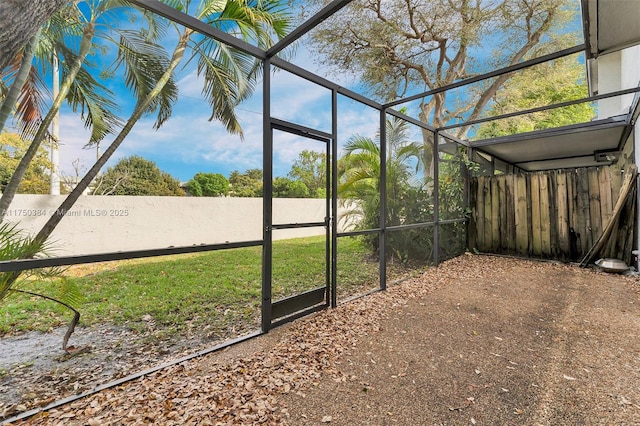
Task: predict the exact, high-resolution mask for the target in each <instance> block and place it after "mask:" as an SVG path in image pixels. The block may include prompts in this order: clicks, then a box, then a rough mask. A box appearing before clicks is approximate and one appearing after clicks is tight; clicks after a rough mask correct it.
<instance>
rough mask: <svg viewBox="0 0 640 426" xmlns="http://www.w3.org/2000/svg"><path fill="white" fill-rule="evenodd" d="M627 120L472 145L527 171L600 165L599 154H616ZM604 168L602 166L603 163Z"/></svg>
mask: <svg viewBox="0 0 640 426" xmlns="http://www.w3.org/2000/svg"><path fill="white" fill-rule="evenodd" d="M626 126H627V124H626V120H620V119H606V120H600V121H599V122H592V123H585V124H584V125H581V126H567V127H561V128H557V129H549V130H544V131H537V132H530V133H523V134H518V135H513V136H508V137H500V138H495V139H486V140H481V141H474V142H471V143H470V145H471V146H472V147H477V148H478V149H480V150H481V151H483V152H486V153H487V154H490V155H492V156H494V157H496V158H498V159H500V160H503V161H506V162H507V163H510V164H513V165H515V166H518V167H520V168H522V169H524V170H530V171H533V170H547V169H561V168H573V167H589V166H593V165H598V163H597V162H596V161H595V153H596V152H597V151H615V150H617V149H618V148H619V144H620V141H621V139H622V136H623V134H624V132H625V129H626ZM600 164H601V163H600Z"/></svg>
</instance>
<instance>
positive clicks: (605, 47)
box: [582, 0, 640, 58]
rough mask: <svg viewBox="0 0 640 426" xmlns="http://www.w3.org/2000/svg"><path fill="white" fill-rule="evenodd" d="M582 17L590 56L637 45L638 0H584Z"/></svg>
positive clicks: (638, 35)
mask: <svg viewBox="0 0 640 426" xmlns="http://www.w3.org/2000/svg"><path fill="white" fill-rule="evenodd" d="M582 18H583V21H584V29H585V39H586V40H587V43H588V53H587V54H588V55H589V56H590V57H591V58H597V57H598V56H600V55H603V54H606V53H611V52H615V51H618V50H622V49H624V48H626V47H630V46H634V45H636V44H640V25H638V22H640V4H639V2H638V0H583V1H582Z"/></svg>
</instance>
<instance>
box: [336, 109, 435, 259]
mask: <svg viewBox="0 0 640 426" xmlns="http://www.w3.org/2000/svg"><path fill="white" fill-rule="evenodd" d="M385 130H386V132H387V144H388V146H387V159H386V169H387V170H386V171H387V173H386V179H387V204H386V216H385V218H384V221H385V224H386V226H395V225H408V224H418V223H424V222H429V221H432V220H433V203H432V201H431V198H432V197H431V194H430V192H429V191H428V185H427V183H428V179H424V178H422V179H421V178H419V177H418V176H417V175H416V173H417V171H418V170H420V169H421V159H422V158H423V150H422V145H421V144H419V143H417V142H411V141H409V140H408V123H407V122H405V121H404V120H401V119H398V118H396V117H393V118H391V119H388V120H387V122H386V129H385ZM379 141H380V135H379V133H378V134H377V135H376V138H375V140H373V139H370V138H367V137H362V136H354V137H352V138H351V139H349V141H348V142H347V144H346V145H345V148H344V150H345V155H343V157H342V158H341V159H340V161H339V169H340V170H339V173H340V178H339V179H340V184H339V187H338V193H339V196H340V198H341V199H350V200H356V203H355V207H354V208H352V209H350V210H349V211H348V215H349V216H351V217H354V218H357V219H358V220H359V224H358V228H359V229H375V228H379V227H380V210H381V208H380V176H381V175H380V144H379ZM365 241H366V242H367V243H368V244H369V245H370V247H371V249H372V251H374V252H376V253H377V252H378V250H379V246H378V236H377V235H371V236H365ZM387 247H388V250H387V252H388V254H389V256H390V257H392V258H396V259H398V260H400V261H403V262H406V261H409V260H414V259H419V260H425V259H427V258H428V257H429V256H430V254H431V237H430V235H429V234H428V233H426V232H425V231H424V229H415V230H412V231H409V232H390V233H388V235H387Z"/></svg>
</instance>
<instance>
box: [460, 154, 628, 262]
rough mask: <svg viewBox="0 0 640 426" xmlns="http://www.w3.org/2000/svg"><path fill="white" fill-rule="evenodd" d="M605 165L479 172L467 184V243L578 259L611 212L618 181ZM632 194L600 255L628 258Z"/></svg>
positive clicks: (491, 249) (484, 248)
mask: <svg viewBox="0 0 640 426" xmlns="http://www.w3.org/2000/svg"><path fill="white" fill-rule="evenodd" d="M614 170H615V169H611V168H609V167H600V168H588V169H577V170H554V171H547V172H536V173H526V174H516V175H498V176H481V177H478V178H475V179H474V180H473V181H472V183H471V185H470V186H471V197H472V198H471V207H472V210H473V214H472V221H471V225H470V228H469V230H470V236H469V242H470V244H473V245H472V247H473V248H476V249H478V250H479V251H482V252H493V253H507V254H515V255H519V256H531V257H541V258H552V259H559V260H563V261H567V260H578V259H580V258H582V256H584V255H585V254H586V253H587V252H588V251H589V250H590V249H591V247H592V246H593V244H594V242H595V241H597V239H598V238H599V237H600V235H601V234H602V231H603V228H604V226H606V224H607V223H608V222H609V220H610V219H611V217H612V210H613V208H614V206H615V204H616V201H617V199H618V193H619V191H620V186H621V184H622V178H621V176H620V173H619V172H616V171H614ZM635 197H636V196H635V194H634V195H633V196H632V197H630V198H633V199H634V201H627V203H626V204H625V206H624V209H623V211H622V212H621V214H620V217H619V219H618V221H619V223H617V226H616V231H615V237H614V238H611V240H610V241H609V242H608V243H607V245H606V246H605V248H603V250H602V253H601V256H602V257H605V255H606V257H616V258H619V259H622V260H624V261H626V262H627V263H629V262H630V261H631V250H632V247H633V242H634V241H635V240H634V230H635V222H634V221H635V210H636V208H635Z"/></svg>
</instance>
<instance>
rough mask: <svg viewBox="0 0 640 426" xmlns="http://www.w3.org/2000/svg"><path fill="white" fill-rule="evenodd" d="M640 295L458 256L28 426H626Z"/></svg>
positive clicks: (570, 275)
mask: <svg viewBox="0 0 640 426" xmlns="http://www.w3.org/2000/svg"><path fill="white" fill-rule="evenodd" d="M639 305H640V280H639V279H638V278H631V277H624V276H618V275H610V274H606V273H602V272H597V271H594V270H584V269H579V268H577V267H573V266H566V265H560V264H551V263H539V262H531V261H524V260H516V259H510V258H499V257H490V256H473V255H464V256H461V257H458V258H456V259H452V260H450V261H448V262H446V263H444V264H443V265H442V266H440V267H439V268H433V269H430V270H429V271H427V272H426V273H424V274H423V275H422V276H420V277H417V278H415V279H411V280H410V281H405V282H404V283H402V284H400V285H397V286H393V287H391V288H390V289H389V290H388V291H387V292H383V293H376V294H373V295H371V296H367V297H364V298H361V299H358V300H356V301H353V302H350V303H348V304H344V305H341V306H340V307H339V308H337V309H333V310H328V311H324V312H321V313H318V314H315V315H313V316H310V317H308V318H304V319H301V320H298V321H295V322H294V323H292V324H290V325H287V326H283V327H280V328H278V329H276V330H274V331H272V332H270V333H269V334H267V335H265V336H261V337H259V338H256V339H252V340H251V341H249V342H245V343H242V344H239V345H236V346H234V347H232V348H229V349H227V350H225V351H222V352H219V353H216V354H211V355H208V356H206V357H202V358H199V359H197V360H193V361H189V362H185V363H183V364H180V365H176V366H174V367H170V368H167V369H165V370H162V371H159V372H157V373H154V374H152V375H150V376H147V377H145V378H142V379H139V380H137V381H134V382H130V383H127V384H124V385H122V386H119V387H117V388H112V389H108V390H104V391H102V392H100V393H98V394H96V395H93V396H91V397H88V398H85V399H82V400H79V401H76V402H74V403H71V404H69V405H66V406H64V407H61V408H59V409H56V410H52V411H50V412H46V413H42V414H40V415H38V416H36V417H33V418H31V419H30V420H28V421H27V422H26V423H28V424H65V425H67V424H71V425H75V424H78V425H85V424H89V425H106V424H114V425H115V424H118V425H119V424H154V423H155V424H166V425H170V424H176V425H178V424H180V425H182V424H199V425H206V424H212V425H216V424H222V425H224V424H228V425H238V424H289V425H316V424H317V425H322V424H333V425H393V424H398V425H476V424H477V425H495V424H500V425H577V424H580V425H598V424H603V425H604V424H606V425H625V424H626V425H631V424H640V339H639V338H638V337H639V334H640V315H639V314H640V306H639Z"/></svg>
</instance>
